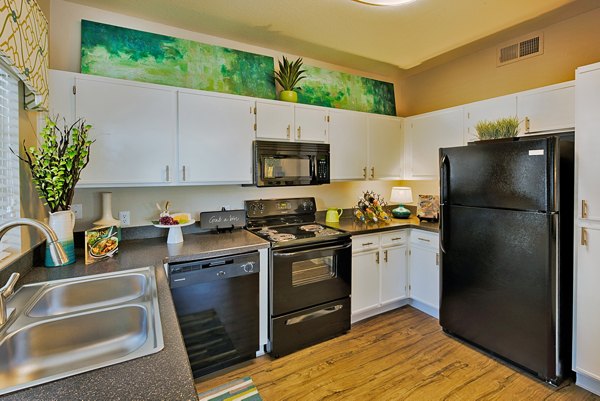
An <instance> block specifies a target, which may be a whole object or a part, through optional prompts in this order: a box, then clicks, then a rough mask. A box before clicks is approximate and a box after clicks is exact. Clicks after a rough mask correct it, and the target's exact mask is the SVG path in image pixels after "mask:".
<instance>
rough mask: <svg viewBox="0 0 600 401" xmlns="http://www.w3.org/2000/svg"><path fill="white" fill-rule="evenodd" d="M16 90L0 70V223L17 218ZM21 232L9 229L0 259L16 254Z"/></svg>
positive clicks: (17, 120) (17, 117) (17, 136)
mask: <svg viewBox="0 0 600 401" xmlns="http://www.w3.org/2000/svg"><path fill="white" fill-rule="evenodd" d="M18 93H19V87H18V83H17V80H16V79H14V78H13V77H12V76H11V75H9V74H8V73H7V72H6V71H5V70H4V69H2V68H0V224H2V223H4V222H6V221H8V220H11V219H14V218H16V217H19V214H20V203H19V202H20V201H19V159H18V158H17V157H16V156H15V155H14V154H13V153H12V152H11V150H10V149H11V148H12V149H13V150H14V151H15V152H18V151H19V129H18V122H19V104H18ZM20 233H21V231H20V230H18V229H11V230H9V231H8V233H7V234H6V235H5V236H4V237H3V238H2V243H0V260H2V259H4V258H5V257H6V256H8V255H9V252H8V250H9V249H10V250H11V251H13V252H14V251H16V252H20V250H21V235H20Z"/></svg>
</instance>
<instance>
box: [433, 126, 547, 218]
mask: <svg viewBox="0 0 600 401" xmlns="http://www.w3.org/2000/svg"><path fill="white" fill-rule="evenodd" d="M557 143H558V140H557V139H556V138H554V137H550V138H544V139H535V140H524V141H510V142H498V143H492V142H490V143H481V144H473V145H470V146H461V147H456V148H444V149H440V158H441V159H440V160H441V161H440V168H441V171H440V180H441V199H440V202H441V203H443V204H450V205H463V206H477V207H489V208H503V209H515V210H532V211H555V210H556V206H555V204H556V202H555V201H554V182H555V179H554V175H555V168H554V167H555V160H554V157H555V149H556V146H557Z"/></svg>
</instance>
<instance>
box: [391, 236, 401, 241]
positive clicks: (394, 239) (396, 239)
mask: <svg viewBox="0 0 600 401" xmlns="http://www.w3.org/2000/svg"><path fill="white" fill-rule="evenodd" d="M401 239H402V237H396V238H392V241H400V240H401Z"/></svg>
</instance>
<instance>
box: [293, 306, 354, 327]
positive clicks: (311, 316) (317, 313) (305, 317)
mask: <svg viewBox="0 0 600 401" xmlns="http://www.w3.org/2000/svg"><path fill="white" fill-rule="evenodd" d="M343 307H344V305H341V304H338V305H335V306H330V307H328V308H323V309H319V310H318V311H314V312H310V313H306V314H304V315H300V316H296V317H293V318H291V319H288V320H286V321H285V325H286V326H291V325H292V324H297V323H301V322H305V321H307V320H312V319H315V318H318V317H321V316H325V315H329V314H330V313H334V312H337V311H339V310H340V309H342V308H343Z"/></svg>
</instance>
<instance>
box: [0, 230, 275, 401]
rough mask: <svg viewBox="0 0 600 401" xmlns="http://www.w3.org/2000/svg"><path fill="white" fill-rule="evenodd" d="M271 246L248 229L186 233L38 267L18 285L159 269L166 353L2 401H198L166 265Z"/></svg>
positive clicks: (10, 396) (160, 301)
mask: <svg viewBox="0 0 600 401" xmlns="http://www.w3.org/2000/svg"><path fill="white" fill-rule="evenodd" d="M267 247H269V242H267V241H265V240H263V239H261V238H259V237H257V236H256V235H254V234H251V233H249V232H247V231H245V230H234V231H233V232H232V233H225V234H187V235H185V236H184V242H183V243H181V244H175V245H167V244H166V241H165V238H152V239H142V240H129V241H122V242H121V244H120V245H119V253H118V254H117V255H115V256H114V257H112V258H110V259H107V260H104V261H101V262H97V263H94V264H90V265H85V264H84V262H83V250H79V253H78V255H77V262H76V263H75V264H72V265H69V266H65V267H57V268H45V267H34V268H33V269H32V270H31V271H30V273H29V274H27V275H26V276H25V277H23V278H22V279H21V280H19V282H18V286H21V285H23V284H27V283H33V282H39V281H47V280H58V279H64V278H71V277H82V276H88V275H93V274H100V273H109V272H115V271H121V270H127V269H133V268H137V267H144V266H156V267H157V268H156V284H157V291H158V301H159V310H160V318H161V322H162V330H163V340H164V349H162V350H161V351H159V352H157V353H155V354H152V355H148V356H145V357H142V358H138V359H134V360H131V361H127V362H123V363H120V364H117V365H112V366H107V367H105V368H101V369H97V370H93V371H90V372H86V373H82V374H79V375H76V376H71V377H67V378H64V379H61V380H57V381H54V382H50V383H46V384H42V385H39V386H35V387H31V388H28V389H25V390H21V391H17V392H14V393H10V394H7V395H5V396H1V397H0V399H2V400H28V401H29V400H75V399H80V400H100V399H101V400H196V399H197V396H196V390H195V388H194V380H193V378H192V372H191V369H190V366H189V362H188V359H187V354H186V350H185V345H184V343H183V339H182V337H181V332H180V330H179V324H178V322H177V317H176V314H175V308H174V306H173V301H172V299H171V291H170V289H169V284H168V281H167V277H166V274H165V271H164V269H163V263H165V262H181V261H188V260H193V259H201V258H208V257H215V256H225V255H230V254H234V253H239V252H250V251H254V250H258V249H262V248H267Z"/></svg>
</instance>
